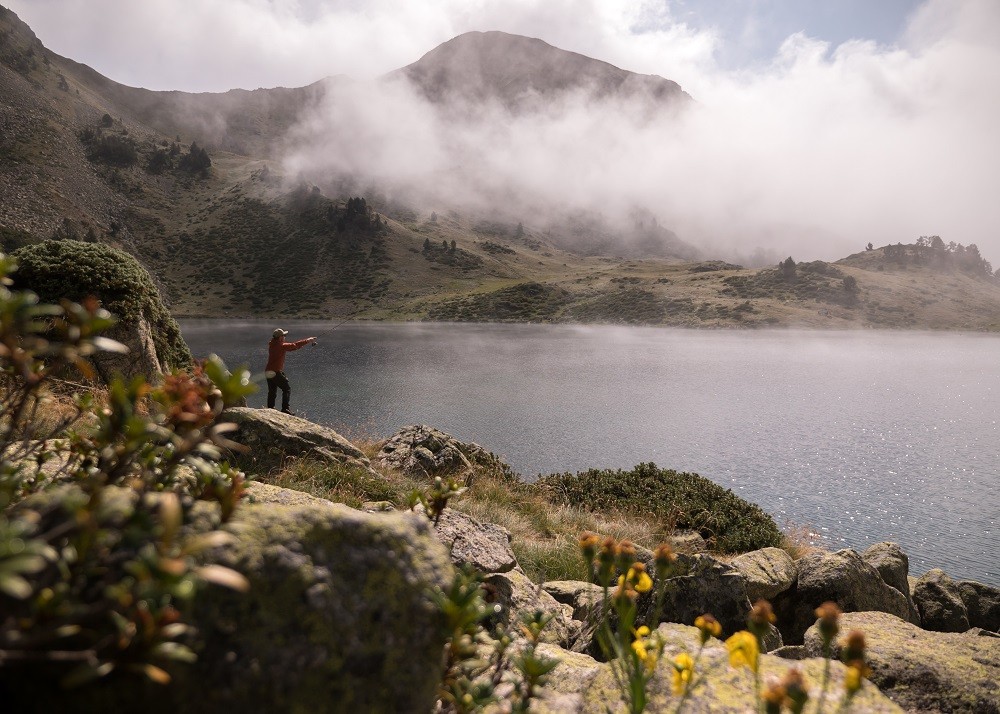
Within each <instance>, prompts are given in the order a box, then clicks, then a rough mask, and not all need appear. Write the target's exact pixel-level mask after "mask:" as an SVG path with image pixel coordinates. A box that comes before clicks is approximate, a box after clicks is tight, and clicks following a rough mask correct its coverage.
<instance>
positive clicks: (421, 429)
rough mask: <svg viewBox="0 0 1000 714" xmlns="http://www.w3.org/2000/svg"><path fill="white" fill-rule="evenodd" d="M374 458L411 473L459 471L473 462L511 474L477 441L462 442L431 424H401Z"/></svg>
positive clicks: (418, 474) (423, 474)
mask: <svg viewBox="0 0 1000 714" xmlns="http://www.w3.org/2000/svg"><path fill="white" fill-rule="evenodd" d="M376 460H377V461H378V463H379V464H381V465H382V466H384V467H387V468H393V469H399V470H400V471H403V472H404V473H407V474H410V475H412V476H434V475H436V474H444V473H453V472H462V471H465V470H467V469H470V468H471V467H472V465H473V464H475V465H477V466H482V467H486V468H495V469H498V470H499V471H500V472H501V473H505V474H508V475H509V474H511V473H512V472H511V470H510V467H509V466H508V465H507V464H505V463H504V462H503V461H502V460H501V459H500V457H498V456H497V455H496V454H494V453H492V452H490V451H487V450H486V449H484V448H483V447H482V446H480V445H479V444H474V443H465V442H461V441H459V440H458V439H456V438H454V437H453V436H450V435H449V434H445V433H444V432H443V431H439V430H438V429H435V428H434V427H430V426H425V425H420V424H415V425H411V426H404V427H403V428H402V429H400V430H399V431H398V432H396V434H394V435H393V436H392V437H391V438H390V439H389V440H388V441H387V442H386V443H385V445H384V446H383V447H382V449H381V450H380V451H379V453H378V456H377V457H376Z"/></svg>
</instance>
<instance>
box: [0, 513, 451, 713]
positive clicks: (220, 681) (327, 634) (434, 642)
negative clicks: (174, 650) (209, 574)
mask: <svg viewBox="0 0 1000 714" xmlns="http://www.w3.org/2000/svg"><path fill="white" fill-rule="evenodd" d="M272 495H273V494H272ZM232 530H234V531H235V532H236V533H238V538H237V539H234V543H233V544H231V545H229V546H225V547H224V548H221V549H219V550H218V551H217V552H216V553H215V554H214V555H215V556H217V557H215V558H213V559H214V560H217V562H220V563H221V564H223V565H226V566H229V567H232V568H234V569H236V570H238V571H239V572H241V573H243V574H244V575H245V576H246V577H247V578H248V579H249V581H250V585H251V587H250V590H249V591H248V592H247V593H236V592H233V591H231V590H227V589H225V588H222V587H218V586H211V587H207V588H205V589H204V590H202V591H201V592H200V593H199V595H198V596H197V598H196V599H195V601H194V602H193V604H192V606H191V608H190V614H189V617H190V620H191V622H192V623H193V624H194V625H195V626H196V627H197V629H198V636H197V639H196V640H195V641H194V642H193V643H192V644H193V646H194V648H195V650H196V651H197V653H198V661H197V662H196V663H195V664H193V665H175V666H170V667H169V669H170V673H171V675H172V677H173V681H172V682H171V684H170V686H169V687H163V686H160V685H156V684H152V683H150V682H147V681H145V680H144V679H143V678H141V677H136V676H131V677H125V676H122V677H119V678H117V679H116V678H115V676H114V675H112V676H111V677H109V678H108V679H107V680H102V681H101V682H100V683H98V684H96V685H92V686H88V687H83V688H80V689H78V690H74V691H73V692H72V693H66V692H64V691H61V690H59V688H58V687H56V686H54V685H52V682H51V681H47V682H16V681H15V682H12V681H10V680H9V679H7V680H3V681H0V691H2V692H4V705H5V706H11V707H12V708H11V709H10V710H11V711H53V712H54V711H70V710H72V711H81V712H110V711H118V712H144V713H148V712H152V713H159V712H181V711H183V712H188V713H192V714H218V712H227V711H230V712H241V711H244V712H328V711H359V712H360V711H363V712H385V713H386V714H390V713H392V714H395V712H420V711H423V712H426V711H431V710H432V709H433V706H434V700H435V697H436V688H437V684H438V682H439V681H440V676H441V667H442V663H441V651H442V648H443V646H444V642H445V632H444V627H443V621H442V619H441V617H442V616H441V614H440V611H439V609H438V608H437V607H436V606H435V605H434V603H433V602H432V600H431V598H430V595H429V593H430V590H431V588H433V587H435V586H438V587H447V584H448V583H449V582H450V581H451V578H452V577H453V574H454V569H453V567H452V565H451V564H450V563H449V561H448V554H447V552H446V550H445V548H444V547H443V546H442V545H441V544H440V543H439V542H438V541H437V540H436V539H434V538H433V536H432V535H431V533H430V529H429V527H428V526H427V524H426V522H424V521H421V520H420V519H418V518H416V517H414V516H412V515H410V514H365V513H362V512H360V511H355V510H353V509H351V508H348V507H347V506H343V505H338V504H330V503H326V504H312V503H306V504H301V505H294V506H286V505H281V504H280V503H275V502H270V503H261V504H250V505H247V506H245V507H243V508H241V510H240V512H239V514H238V516H237V522H236V523H234V524H233V526H232ZM53 681H57V680H53ZM14 686H17V687H20V689H16V688H14ZM19 702H21V703H23V704H24V706H23V708H19V706H18V703H19ZM68 704H72V707H71V708H69V707H68Z"/></svg>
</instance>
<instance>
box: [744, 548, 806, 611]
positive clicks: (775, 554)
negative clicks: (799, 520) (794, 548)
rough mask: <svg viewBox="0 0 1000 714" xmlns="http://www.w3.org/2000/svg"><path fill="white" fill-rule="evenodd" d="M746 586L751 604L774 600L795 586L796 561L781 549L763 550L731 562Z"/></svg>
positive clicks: (746, 554) (745, 554) (752, 552)
mask: <svg viewBox="0 0 1000 714" xmlns="http://www.w3.org/2000/svg"><path fill="white" fill-rule="evenodd" d="M730 565H732V566H733V567H734V568H736V569H737V570H738V571H739V572H740V575H742V576H743V581H744V583H745V584H746V589H747V597H748V598H749V599H750V602H757V601H758V600H762V599H763V600H773V599H774V598H775V597H777V596H778V595H779V594H781V593H783V592H785V591H786V590H788V589H789V588H790V587H792V585H794V584H795V575H796V570H795V561H794V560H792V556H790V555H789V554H788V553H786V552H785V551H783V550H782V549H781V548H762V549H761V550H754V551H751V552H749V553H744V554H743V555H740V556H738V557H736V558H733V559H732V561H730Z"/></svg>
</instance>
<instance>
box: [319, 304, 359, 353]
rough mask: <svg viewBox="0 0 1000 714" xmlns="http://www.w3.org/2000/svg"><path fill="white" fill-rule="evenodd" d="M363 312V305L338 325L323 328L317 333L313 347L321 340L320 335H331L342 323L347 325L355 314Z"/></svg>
mask: <svg viewBox="0 0 1000 714" xmlns="http://www.w3.org/2000/svg"><path fill="white" fill-rule="evenodd" d="M361 312H364V308H363V307H362V308H358V309H357V310H355V311H354V312H352V313H351V314H350V315H348V316H347V317H345V318H344V319H343V320H341V321H340V322H338V323H337V324H336V325H334V326H333V327H331V328H330V329H328V330H323V331H322V332H320V333H318V334H317V335H316V341H315V342H313V343H312V346H313V347H315V346H316V343H317V342H319V338H320V337H322V336H323V335H329V334H330V333H331V332H333V331H334V330H336V329H337V328H338V327H341V326H342V325H346V324H347V323H348V322H350V321H351V320H353V319H354V316H355V315H357V314H359V313H361Z"/></svg>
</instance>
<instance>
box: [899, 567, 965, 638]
mask: <svg viewBox="0 0 1000 714" xmlns="http://www.w3.org/2000/svg"><path fill="white" fill-rule="evenodd" d="M913 602H914V603H915V604H916V606H917V610H918V611H919V612H920V624H921V627H923V628H924V629H925V630H934V631H936V632H965V631H966V630H968V629H969V613H968V611H967V610H966V608H965V603H964V602H962V593H961V591H960V590H959V589H958V584H957V583H956V582H955V581H954V580H952V579H951V578H949V577H948V575H947V574H946V573H945V572H944V571H943V570H941V569H940V568H934V569H933V570H928V571H927V572H926V573H924V574H923V576H921V577H920V578H919V579H918V580H917V584H916V586H914V588H913Z"/></svg>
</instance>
